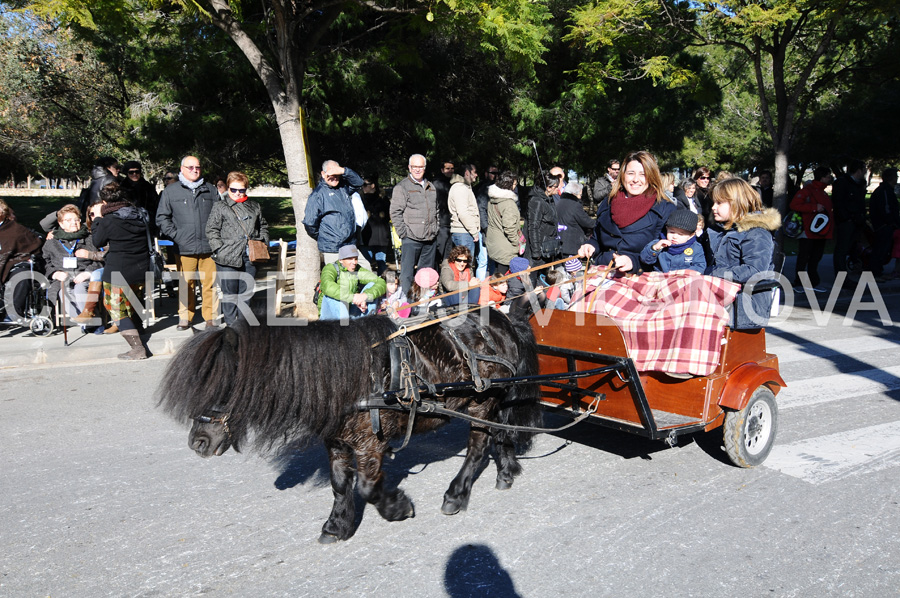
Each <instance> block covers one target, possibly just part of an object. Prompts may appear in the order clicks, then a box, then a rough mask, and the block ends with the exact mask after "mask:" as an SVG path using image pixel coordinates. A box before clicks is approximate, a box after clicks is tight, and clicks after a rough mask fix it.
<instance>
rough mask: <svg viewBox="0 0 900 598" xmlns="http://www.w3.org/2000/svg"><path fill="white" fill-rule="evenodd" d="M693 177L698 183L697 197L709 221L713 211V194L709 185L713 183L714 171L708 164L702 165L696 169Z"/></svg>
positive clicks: (705, 217) (704, 216)
mask: <svg viewBox="0 0 900 598" xmlns="http://www.w3.org/2000/svg"><path fill="white" fill-rule="evenodd" d="M691 178H692V179H694V182H696V183H697V192H696V195H695V198H696V200H697V203H698V204H700V208H701V209H702V210H703V218H704V219H706V220H707V221H709V220H710V218H709V214H710V212H711V211H712V196H711V195H710V192H711V191H712V189H710V187H709V185H710V183H712V171H711V170H710V169H709V168H707V167H706V166H700V167H698V168H696V169H695V170H694V174H693V176H692V177H691Z"/></svg>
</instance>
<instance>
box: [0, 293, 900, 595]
mask: <svg viewBox="0 0 900 598" xmlns="http://www.w3.org/2000/svg"><path fill="white" fill-rule="evenodd" d="M885 300H886V307H887V308H888V310H889V312H890V314H891V316H892V319H893V320H894V321H895V322H897V321H900V297H897V296H893V297H885ZM838 309H839V311H841V310H843V311H845V310H846V302H844V304H839V305H838ZM843 321H844V318H843V317H842V316H840V315H833V316H832V318H831V319H830V320H829V322H828V323H827V325H826V326H825V327H819V326H816V325H815V319H814V314H813V313H812V312H811V311H809V310H808V309H796V310H795V311H794V312H793V313H792V315H791V317H790V319H788V320H787V321H786V322H784V323H782V324H780V325H778V327H776V328H773V329H771V330H770V331H769V345H770V348H771V349H772V350H773V352H775V353H777V354H779V355H780V358H781V364H782V374H783V376H784V378H785V380H786V381H787V382H788V384H789V387H788V388H787V389H785V390H784V391H783V392H782V393H781V394H780V395H779V397H778V400H779V404H780V409H781V420H780V422H781V428H780V432H779V437H778V441H777V442H778V444H777V446H776V448H775V449H774V450H773V452H772V455H771V456H770V457H769V459H768V461H767V462H766V463H765V464H764V466H762V467H759V468H756V469H749V470H747V469H738V468H735V467H732V466H730V465H728V464H727V463H726V462H725V461H724V457H723V455H722V452H721V450H720V449H719V447H718V443H717V442H716V439H714V438H709V437H697V438H696V439H695V440H694V441H691V440H688V442H687V443H683V444H682V445H681V446H679V447H676V448H674V449H668V448H666V447H665V446H664V445H663V444H661V443H651V442H648V441H644V440H642V439H638V438H635V437H632V436H627V435H623V434H618V433H613V432H609V431H601V430H598V429H595V428H581V429H578V430H577V431H576V432H573V433H572V434H570V435H568V436H566V437H561V436H543V437H540V438H539V440H538V441H537V443H536V446H535V448H534V450H532V451H531V452H530V453H529V455H528V456H527V458H526V459H525V460H524V466H525V474H524V475H523V476H522V477H520V478H519V479H518V480H517V481H516V483H515V485H514V486H513V488H512V489H511V490H509V491H506V492H499V491H496V490H494V489H493V468H491V469H489V470H487V471H486V472H485V474H484V475H483V476H482V478H481V479H480V480H478V482H477V483H476V485H475V488H474V490H473V494H472V500H471V503H470V506H469V510H468V511H467V512H464V513H461V514H460V515H457V516H453V517H447V516H444V515H441V514H440V511H439V509H440V504H441V498H442V495H443V492H444V490H445V489H446V485H447V484H448V483H449V481H450V479H451V478H452V477H453V475H454V474H455V472H456V470H457V468H458V467H459V465H460V463H461V455H462V449H463V445H464V441H465V427H464V426H462V425H459V424H455V425H453V426H449V427H447V428H445V429H443V430H442V431H440V432H438V433H436V434H432V435H430V436H425V437H421V438H419V439H417V440H415V441H414V442H413V443H412V445H411V447H410V448H409V449H407V451H405V452H404V453H401V454H400V455H399V456H398V457H397V459H396V460H395V461H393V462H390V463H389V464H388V465H387V469H388V472H389V475H391V476H392V478H393V479H395V480H400V483H401V484H402V486H403V488H404V489H405V490H406V491H407V492H408V493H409V494H410V496H411V497H412V498H413V500H414V501H415V504H416V509H417V514H416V517H415V518H414V519H412V520H409V521H406V522H399V523H388V522H385V521H384V520H382V519H381V518H380V517H378V515H377V514H376V513H375V512H374V510H373V509H370V508H368V509H366V510H365V511H364V514H363V517H362V521H361V523H360V526H359V530H358V531H357V533H356V535H355V536H354V537H353V538H352V539H350V540H349V541H347V542H344V543H340V544H337V545H332V546H320V545H319V544H317V543H316V538H317V536H318V534H319V530H320V528H321V525H322V523H323V521H324V519H325V517H326V516H327V513H328V511H329V508H330V505H331V491H330V488H329V486H328V483H327V479H326V476H327V461H326V459H325V454H324V451H323V450H322V449H321V448H319V447H314V448H313V449H311V450H309V451H307V452H304V453H296V454H289V455H286V456H284V457H283V458H281V459H275V460H263V459H260V458H257V457H255V456H245V455H238V454H235V453H233V452H229V453H228V454H226V455H225V456H223V457H219V458H213V459H209V460H203V459H200V458H198V457H196V456H195V455H194V453H193V452H192V451H191V450H189V449H188V447H187V445H186V440H187V431H186V430H185V429H184V428H182V427H180V426H179V425H177V424H176V423H174V422H173V421H171V420H169V419H168V418H167V417H165V416H164V415H163V414H162V413H160V412H158V411H157V410H156V409H155V408H154V402H153V397H152V394H153V391H154V389H155V385H156V381H157V380H158V379H159V377H160V375H161V373H162V371H163V369H164V368H165V366H166V364H167V363H168V358H166V357H158V358H154V359H150V360H148V361H145V362H139V363H120V362H115V361H114V360H97V361H94V362H92V363H90V364H81V365H73V366H65V365H62V366H34V367H27V368H22V367H20V368H13V369H7V370H0V385H2V386H0V388H2V397H0V455H2V468H0V546H2V550H0V596H11V597H20V596H24V597H43V596H53V597H58V596H59V597H62V596H74V597H95V596H201V595H202V596H291V597H296V596H313V597H319V596H330V595H344V596H375V595H395V596H403V597H405V596H416V597H431V596H434V597H442V596H454V597H456V596H492V597H498V596H499V597H507V596H527V597H544V596H616V597H619V596H649V595H668V596H675V597H680V596H797V597H807V596H809V597H813V596H815V597H819V596H866V597H878V598H881V597H884V596H898V595H900V565H898V562H900V533H898V530H900V507H898V500H900V499H898V495H897V491H896V488H897V479H898V473H900V469H898V466H900V366H898V365H897V364H898V360H897V353H898V351H897V348H898V344H900V335H898V334H897V328H896V326H893V327H885V326H883V325H882V324H881V322H880V321H879V319H878V317H877V314H876V313H875V312H872V311H868V312H860V313H859V314H857V317H856V318H855V322H854V323H853V325H851V326H843V325H842V324H843Z"/></svg>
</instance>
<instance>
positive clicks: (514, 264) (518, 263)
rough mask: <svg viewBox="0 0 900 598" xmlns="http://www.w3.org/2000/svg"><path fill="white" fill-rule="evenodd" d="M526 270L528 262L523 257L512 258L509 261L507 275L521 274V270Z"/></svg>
mask: <svg viewBox="0 0 900 598" xmlns="http://www.w3.org/2000/svg"><path fill="white" fill-rule="evenodd" d="M527 269H528V260H526V259H525V258H524V257H514V258H513V259H511V260H509V273H510V274H515V273H517V272H521V271H522V270H527Z"/></svg>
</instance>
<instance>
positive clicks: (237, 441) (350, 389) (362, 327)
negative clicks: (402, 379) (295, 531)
mask: <svg viewBox="0 0 900 598" xmlns="http://www.w3.org/2000/svg"><path fill="white" fill-rule="evenodd" d="M396 330H397V327H396V325H395V324H394V323H393V322H391V320H390V319H389V318H387V317H383V316H374V317H368V318H360V319H358V320H351V321H350V324H349V326H341V325H340V322H339V321H319V322H311V323H309V324H308V325H307V326H277V327H276V326H272V327H269V326H266V325H264V324H263V325H260V326H248V325H247V324H246V323H241V324H239V325H237V326H235V327H234V328H223V329H221V330H216V331H211V332H204V333H202V334H199V335H197V336H195V337H194V338H193V339H191V340H190V341H188V342H187V343H185V344H184V345H183V346H182V348H181V349H180V350H179V352H178V354H177V355H176V356H175V357H174V358H173V359H172V361H171V362H170V363H169V366H168V368H167V370H166V373H165V376H164V378H163V382H162V384H161V385H160V388H159V390H158V396H159V404H160V406H161V407H163V409H165V410H166V411H167V412H168V413H170V414H171V415H172V416H174V417H175V418H177V419H180V420H188V419H190V418H193V417H196V416H198V415H200V414H202V413H204V412H208V411H209V410H212V409H215V410H218V411H222V412H225V413H230V414H231V415H230V419H229V428H230V430H231V435H232V444H233V446H234V447H235V448H236V449H239V447H240V445H241V443H243V442H244V441H246V440H248V438H251V439H252V444H253V446H254V448H255V449H256V450H258V451H260V452H267V451H270V450H272V449H274V448H277V447H280V446H283V445H284V444H288V443H293V442H302V441H305V440H308V439H309V438H310V437H330V436H334V435H335V434H337V432H338V431H339V429H340V427H341V425H342V423H343V420H344V418H345V417H346V416H347V414H348V413H349V412H350V411H352V410H354V409H355V402H356V400H357V399H359V398H361V397H363V396H365V395H368V394H369V393H370V392H371V390H372V387H373V380H374V379H373V376H377V375H378V373H381V375H382V376H383V375H384V374H383V372H385V364H386V363H387V359H388V358H387V349H386V347H385V345H384V344H381V345H378V346H377V347H375V348H373V347H372V345H374V344H376V343H378V342H379V341H383V340H384V339H385V338H387V337H388V336H389V335H390V334H391V333H393V332H394V331H396ZM251 432H252V437H251Z"/></svg>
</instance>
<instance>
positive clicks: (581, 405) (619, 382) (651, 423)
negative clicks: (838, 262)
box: [531, 311, 785, 467]
mask: <svg viewBox="0 0 900 598" xmlns="http://www.w3.org/2000/svg"><path fill="white" fill-rule="evenodd" d="M541 321H542V322H543V323H540V322H539V319H538V318H537V317H534V318H532V320H531V322H532V328H533V329H534V334H535V337H536V339H537V343H538V352H539V355H540V357H539V359H540V372H541V374H546V373H560V372H567V373H568V372H571V373H576V372H584V371H588V370H596V369H597V368H598V367H599V368H602V371H601V372H600V373H597V374H595V375H591V376H588V377H577V376H573V377H572V378H571V379H561V380H558V381H542V382H541V400H542V402H543V404H544V406H545V408H547V409H548V410H551V411H554V412H557V413H562V414H564V415H566V416H569V417H573V418H574V417H578V416H579V415H582V414H584V412H585V411H588V410H592V409H596V410H595V411H594V412H593V413H591V414H590V416H589V417H587V418H586V419H587V421H590V422H592V423H595V424H599V425H601V426H606V427H609V428H615V429H617V430H622V431H625V432H630V433H634V434H638V435H641V436H645V437H647V438H650V439H653V440H663V441H665V442H667V443H668V444H669V445H672V446H674V445H675V444H676V442H677V439H678V436H680V435H682V434H690V433H693V432H699V431H710V430H714V429H716V428H719V427H722V428H723V436H724V443H725V450H726V452H727V454H728V457H729V459H731V461H732V462H733V463H734V464H735V465H738V466H740V467H753V466H756V465H759V464H761V463H762V462H763V461H765V459H766V457H767V456H768V454H769V451H770V450H771V448H772V445H773V443H774V441H775V435H776V432H777V430H778V407H777V405H776V403H775V395H776V394H777V393H778V391H779V390H780V389H781V387H783V386H785V383H784V380H782V378H781V375H780V374H779V373H778V358H777V357H776V356H775V355H772V354H770V353H767V352H766V333H765V330H764V329H759V330H749V331H735V330H731V329H726V332H725V336H724V338H723V339H722V355H721V359H720V361H719V366H718V368H717V369H716V370H715V371H714V372H713V373H712V374H710V375H709V376H703V377H693V378H689V379H678V378H674V377H671V376H669V375H667V374H664V373H662V372H638V371H637V369H636V367H635V364H634V361H633V360H632V359H631V358H630V357H629V356H628V349H627V347H626V345H625V340H624V338H623V336H622V333H621V331H620V330H619V329H618V327H617V326H616V325H615V323H614V322H613V321H612V320H610V319H609V318H606V317H605V316H597V315H594V314H586V313H584V312H572V311H554V312H552V315H551V316H550V317H549V318H546V316H545V317H544V318H542V320H541ZM604 366H606V367H604Z"/></svg>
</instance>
